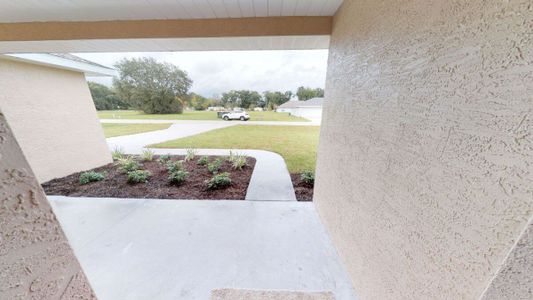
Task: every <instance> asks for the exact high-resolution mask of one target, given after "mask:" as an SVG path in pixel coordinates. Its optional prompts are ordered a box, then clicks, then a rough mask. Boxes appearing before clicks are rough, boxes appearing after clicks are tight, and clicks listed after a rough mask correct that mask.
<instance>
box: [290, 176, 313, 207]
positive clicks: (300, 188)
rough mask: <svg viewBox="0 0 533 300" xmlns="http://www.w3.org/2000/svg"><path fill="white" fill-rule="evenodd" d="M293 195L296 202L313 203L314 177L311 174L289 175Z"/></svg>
mask: <svg viewBox="0 0 533 300" xmlns="http://www.w3.org/2000/svg"><path fill="white" fill-rule="evenodd" d="M291 180H292V185H293V186H294V193H295V194H296V199H297V200H298V201H313V189H314V184H315V175H314V173H313V172H309V171H306V172H303V173H298V174H291Z"/></svg>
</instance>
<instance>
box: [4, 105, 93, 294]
mask: <svg viewBox="0 0 533 300" xmlns="http://www.w3.org/2000/svg"><path fill="white" fill-rule="evenodd" d="M0 299H11V300H22V299H47V300H48V299H65V300H67V299H68V300H70V299H95V296H94V294H93V292H92V290H91V287H90V286H89V284H88V282H87V279H86V278H85V275H84V274H83V271H82V270H81V268H80V265H79V264H78V261H77V260H76V257H75V256H74V254H73V252H72V250H71V248H70V246H69V244H68V242H67V239H66V237H65V235H64V234H63V231H62V230H61V227H60V225H59V223H58V221H57V219H56V218H55V215H54V213H53V212H52V208H51V207H50V205H49V203H48V201H47V200H46V197H45V195H44V192H43V190H42V189H41V187H40V185H39V184H38V183H37V180H36V178H35V176H34V175H33V173H32V171H31V169H30V168H29V165H28V163H27V162H26V160H25V158H24V156H23V154H22V151H21V149H20V147H19V146H18V144H17V142H16V140H15V138H14V137H13V134H12V132H11V131H10V129H9V127H8V126H7V123H6V121H5V118H4V116H3V115H2V114H1V113H0Z"/></svg>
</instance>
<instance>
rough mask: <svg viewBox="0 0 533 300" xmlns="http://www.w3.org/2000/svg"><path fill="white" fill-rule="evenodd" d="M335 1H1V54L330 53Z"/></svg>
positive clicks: (337, 1) (338, 2)
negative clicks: (240, 51)
mask: <svg viewBox="0 0 533 300" xmlns="http://www.w3.org/2000/svg"><path fill="white" fill-rule="evenodd" d="M341 2H342V0H305V1H304V0H231V1H226V0H224V1H222V0H203V1H197V0H195V1H193V0H188V1H186V0H119V1H107V0H92V1H84V0H83V1H82V0H71V1H57V0H20V1H9V0H0V53H31V52H120V51H202V50H281V49H284V50H291V49H294V50H301V49H326V48H328V46H329V35H330V34H331V27H332V15H333V14H334V13H335V11H336V10H337V8H338V7H339V5H340V3H341Z"/></svg>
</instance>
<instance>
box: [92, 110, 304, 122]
mask: <svg viewBox="0 0 533 300" xmlns="http://www.w3.org/2000/svg"><path fill="white" fill-rule="evenodd" d="M248 114H249V115H250V120H251V121H289V122H306V121H309V120H307V119H304V118H300V117H294V116H289V113H277V112H274V111H249V112H248ZM98 117H99V118H100V119H155V120H217V121H222V120H221V119H219V118H217V113H216V112H214V111H184V112H183V113H182V114H145V113H143V112H140V111H135V110H101V111H99V112H98Z"/></svg>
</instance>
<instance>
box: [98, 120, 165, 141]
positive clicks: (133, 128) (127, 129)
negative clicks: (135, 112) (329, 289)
mask: <svg viewBox="0 0 533 300" xmlns="http://www.w3.org/2000/svg"><path fill="white" fill-rule="evenodd" d="M170 125H171V124H168V123H164V124H114V123H102V128H104V134H105V137H106V138H109V137H114V136H121V135H129V134H135V133H141V132H148V131H154V130H162V129H167V128H168V127H170Z"/></svg>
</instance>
